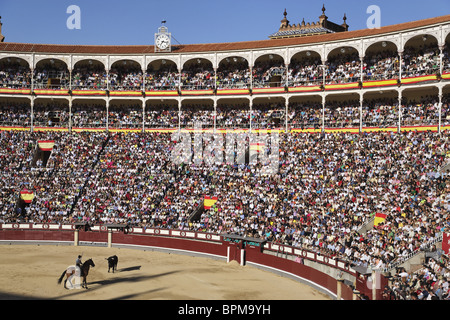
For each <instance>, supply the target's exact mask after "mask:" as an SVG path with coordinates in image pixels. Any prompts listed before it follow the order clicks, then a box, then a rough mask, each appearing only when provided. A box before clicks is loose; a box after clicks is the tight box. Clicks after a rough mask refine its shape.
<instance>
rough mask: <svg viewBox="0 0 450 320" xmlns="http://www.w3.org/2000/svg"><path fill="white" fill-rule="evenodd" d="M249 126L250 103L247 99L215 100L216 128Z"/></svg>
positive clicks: (242, 127)
mask: <svg viewBox="0 0 450 320" xmlns="http://www.w3.org/2000/svg"><path fill="white" fill-rule="evenodd" d="M249 126H250V105H249V100H248V99H246V98H240V99H219V100H218V101H217V117H216V127H217V128H225V129H246V128H249Z"/></svg>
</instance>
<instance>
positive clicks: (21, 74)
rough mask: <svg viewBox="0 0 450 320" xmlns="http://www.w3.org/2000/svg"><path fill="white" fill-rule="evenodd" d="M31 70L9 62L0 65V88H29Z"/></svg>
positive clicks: (17, 63)
mask: <svg viewBox="0 0 450 320" xmlns="http://www.w3.org/2000/svg"><path fill="white" fill-rule="evenodd" d="M31 78H32V75H31V70H30V68H28V66H24V65H23V64H21V63H19V62H17V61H16V62H14V61H11V60H10V61H9V62H3V63H2V64H1V65H0V87H1V88H11V89H23V88H28V89H29V88H31Z"/></svg>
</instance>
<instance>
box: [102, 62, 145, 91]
mask: <svg viewBox="0 0 450 320" xmlns="http://www.w3.org/2000/svg"><path fill="white" fill-rule="evenodd" d="M109 83H110V85H109V90H110V91H140V90H142V85H143V74H142V67H141V65H140V64H139V63H137V62H136V61H133V60H120V61H116V62H114V63H113V64H112V65H111V69H110V70H109Z"/></svg>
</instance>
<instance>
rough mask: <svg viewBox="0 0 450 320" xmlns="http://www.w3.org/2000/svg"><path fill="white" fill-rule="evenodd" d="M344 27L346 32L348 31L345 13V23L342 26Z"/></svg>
mask: <svg viewBox="0 0 450 320" xmlns="http://www.w3.org/2000/svg"><path fill="white" fill-rule="evenodd" d="M342 27H343V28H345V31H348V24H347V15H346V14H345V13H344V23H343V24H342Z"/></svg>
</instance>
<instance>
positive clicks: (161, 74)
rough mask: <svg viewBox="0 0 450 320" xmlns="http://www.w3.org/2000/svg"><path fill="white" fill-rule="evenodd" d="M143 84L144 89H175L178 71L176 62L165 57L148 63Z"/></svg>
mask: <svg viewBox="0 0 450 320" xmlns="http://www.w3.org/2000/svg"><path fill="white" fill-rule="evenodd" d="M145 86H146V87H145V89H146V90H177V89H178V87H179V73H178V68H177V65H176V63H175V62H173V61H171V60H165V59H161V60H156V61H153V62H151V63H149V65H148V67H147V72H146V78H145Z"/></svg>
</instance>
